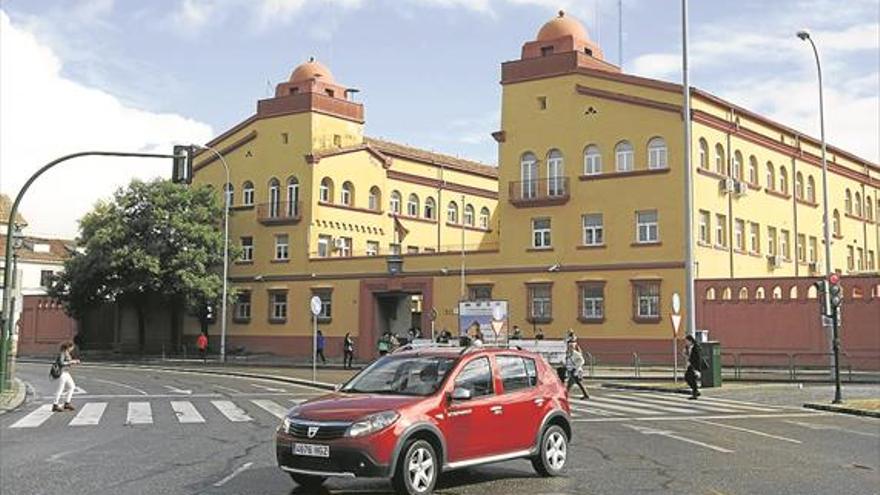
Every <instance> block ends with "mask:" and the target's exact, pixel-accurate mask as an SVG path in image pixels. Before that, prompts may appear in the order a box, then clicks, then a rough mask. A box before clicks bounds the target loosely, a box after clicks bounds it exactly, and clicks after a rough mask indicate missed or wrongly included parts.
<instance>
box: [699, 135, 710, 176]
mask: <svg viewBox="0 0 880 495" xmlns="http://www.w3.org/2000/svg"><path fill="white" fill-rule="evenodd" d="M700 168H701V169H703V170H709V143H707V142H706V140H705V139H703V138H700Z"/></svg>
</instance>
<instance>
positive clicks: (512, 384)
mask: <svg viewBox="0 0 880 495" xmlns="http://www.w3.org/2000/svg"><path fill="white" fill-rule="evenodd" d="M526 361H531V362H532V363H531V366H527V365H526V363H525V362H526ZM495 363H496V364H497V365H498V371H499V373H500V374H501V385H502V386H503V387H504V393H509V392H515V391H517V390H523V389H527V388H530V387H534V386H535V385H536V384H537V382H538V380H537V376H536V375H535V374H534V373H533V374H531V375H530V374H529V368H531V370H535V361H534V360H532V359H529V358H522V357H519V356H497V357H496V358H495Z"/></svg>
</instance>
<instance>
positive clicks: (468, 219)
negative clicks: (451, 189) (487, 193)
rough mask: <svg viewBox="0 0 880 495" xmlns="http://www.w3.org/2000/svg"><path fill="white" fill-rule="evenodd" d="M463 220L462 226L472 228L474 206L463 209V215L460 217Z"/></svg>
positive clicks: (468, 205) (466, 206) (470, 205)
mask: <svg viewBox="0 0 880 495" xmlns="http://www.w3.org/2000/svg"><path fill="white" fill-rule="evenodd" d="M462 219H463V220H464V224H465V225H468V226H471V227H473V226H474V205H472V204H467V205H465V207H464V215H463V216H462Z"/></svg>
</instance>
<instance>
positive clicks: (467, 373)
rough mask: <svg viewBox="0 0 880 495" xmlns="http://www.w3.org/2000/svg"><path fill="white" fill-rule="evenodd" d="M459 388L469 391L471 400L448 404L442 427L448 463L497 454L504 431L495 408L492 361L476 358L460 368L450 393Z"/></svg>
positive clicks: (483, 357)
mask: <svg viewBox="0 0 880 495" xmlns="http://www.w3.org/2000/svg"><path fill="white" fill-rule="evenodd" d="M456 388H461V389H466V390H469V391H470V393H471V397H470V398H469V399H465V400H455V399H452V400H450V401H448V402H447V406H446V418H445V420H444V422H443V425H444V427H445V428H444V430H445V431H444V433H445V435H446V448H447V451H448V455H447V457H448V460H449V462H450V463H453V462H459V461H463V460H468V459H475V458H478V457H486V456H489V455H494V454H497V453H498V448H499V446H498V438H499V437H500V436H501V429H500V426H499V421H498V417H497V415H496V412H495V411H497V409H493V408H495V407H496V406H497V404H496V399H497V397H496V395H495V380H494V376H493V373H492V366H491V364H490V363H489V358H488V357H486V356H479V357H475V358H474V359H471V360H470V361H469V362H467V363H465V364H464V365H463V366H461V368H459V371H458V373H457V374H456V376H455V377H453V381H452V387H451V388H450V389H449V390H448V391H447V392H449V393H452V392H453V390H455V389H456Z"/></svg>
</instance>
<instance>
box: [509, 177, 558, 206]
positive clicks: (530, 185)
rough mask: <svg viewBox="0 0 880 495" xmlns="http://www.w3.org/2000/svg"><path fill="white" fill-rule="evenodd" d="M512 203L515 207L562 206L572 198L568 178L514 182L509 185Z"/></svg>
mask: <svg viewBox="0 0 880 495" xmlns="http://www.w3.org/2000/svg"><path fill="white" fill-rule="evenodd" d="M509 197H510V202H511V203H512V204H513V205H514V206H545V205H560V204H564V203H566V202H568V200H569V198H570V197H571V190H570V189H569V183H568V177H552V178H549V179H530V180H520V181H513V182H510V184H509Z"/></svg>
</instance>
